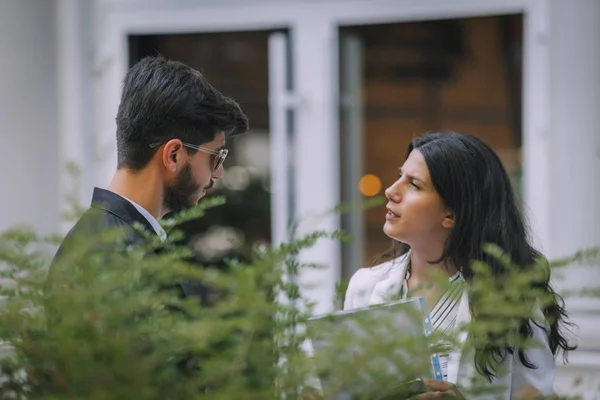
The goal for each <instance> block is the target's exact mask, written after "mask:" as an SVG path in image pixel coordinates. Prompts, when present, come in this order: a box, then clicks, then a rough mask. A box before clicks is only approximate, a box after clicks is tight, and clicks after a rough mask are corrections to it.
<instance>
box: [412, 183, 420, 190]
mask: <svg viewBox="0 0 600 400" xmlns="http://www.w3.org/2000/svg"><path fill="white" fill-rule="evenodd" d="M410 186H412V187H413V188H415V189H419V187H418V186H417V185H416V184H415V183H414V182H411V183H410Z"/></svg>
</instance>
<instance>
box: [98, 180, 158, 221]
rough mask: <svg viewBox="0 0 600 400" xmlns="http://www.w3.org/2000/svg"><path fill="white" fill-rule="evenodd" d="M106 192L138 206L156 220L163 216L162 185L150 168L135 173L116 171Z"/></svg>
mask: <svg viewBox="0 0 600 400" xmlns="http://www.w3.org/2000/svg"><path fill="white" fill-rule="evenodd" d="M108 190H110V191H111V192H113V193H116V194H118V195H120V196H123V197H125V198H127V199H129V200H131V201H133V202H135V203H137V204H139V205H140V206H141V207H143V208H144V209H145V210H146V211H148V212H149V213H150V214H151V215H152V216H153V217H154V218H156V219H159V218H161V217H162V216H163V215H164V214H165V211H166V210H164V207H163V201H162V199H163V189H162V185H161V184H160V179H159V177H158V176H157V173H156V172H155V171H153V170H152V169H150V168H147V169H143V170H141V171H136V172H132V171H130V170H127V169H124V168H122V169H118V170H117V172H116V173H115V175H114V177H113V179H112V181H111V182H110V184H109V185H108Z"/></svg>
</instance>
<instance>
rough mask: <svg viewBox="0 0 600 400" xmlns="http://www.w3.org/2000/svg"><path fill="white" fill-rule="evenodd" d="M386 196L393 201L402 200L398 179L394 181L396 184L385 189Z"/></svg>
mask: <svg viewBox="0 0 600 400" xmlns="http://www.w3.org/2000/svg"><path fill="white" fill-rule="evenodd" d="M385 197H386V198H387V199H388V200H391V201H393V202H394V203H399V202H400V198H401V197H400V191H399V190H398V181H396V182H394V184H393V185H392V186H390V187H388V188H387V189H385Z"/></svg>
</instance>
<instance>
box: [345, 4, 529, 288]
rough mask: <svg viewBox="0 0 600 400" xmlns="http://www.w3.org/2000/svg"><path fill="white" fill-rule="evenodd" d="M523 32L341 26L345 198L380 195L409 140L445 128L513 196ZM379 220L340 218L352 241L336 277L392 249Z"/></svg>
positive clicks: (499, 26)
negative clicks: (475, 146)
mask: <svg viewBox="0 0 600 400" xmlns="http://www.w3.org/2000/svg"><path fill="white" fill-rule="evenodd" d="M522 27H523V18H522V15H506V16H494V17H484V18H462V19H449V20H439V21H421V22H410V23H394V24H382V25H364V26H350V27H342V28H340V60H341V62H340V78H341V79H340V105H341V113H340V118H341V120H340V127H341V129H340V134H341V137H340V139H341V146H342V148H341V156H342V165H341V171H342V181H341V193H342V199H343V200H344V201H352V200H356V199H357V198H361V197H362V198H365V196H371V195H374V194H379V195H382V194H383V191H384V190H385V188H386V187H387V186H389V185H390V184H391V183H392V182H393V181H394V180H395V179H396V177H397V171H398V167H399V166H401V165H402V163H403V161H404V151H405V149H406V147H407V145H408V144H409V143H410V141H411V139H412V138H413V137H414V136H415V135H420V134H423V133H425V132H428V131H446V130H453V131H458V132H462V133H469V134H472V135H475V136H477V137H479V138H481V139H483V140H484V141H485V142H486V143H488V144H489V145H490V146H491V147H492V148H493V149H494V150H495V151H496V152H497V153H498V154H499V155H500V157H501V158H502V161H503V162H504V165H505V166H506V168H507V170H508V172H509V173H510V175H511V178H512V179H513V183H514V184H515V187H516V189H517V193H520V192H521V187H520V184H521V183H520V177H521V157H520V154H521V145H522V143H521V118H522V116H521V111H522V106H521V93H522V90H521V75H522ZM365 176H372V177H375V178H377V179H379V180H380V181H381V182H382V187H381V189H380V190H379V192H378V193H375V190H372V191H371V190H369V191H368V193H365V192H364V190H363V189H364V186H365V181H364V179H365V178H364V177H365ZM368 179H370V180H373V181H374V180H375V179H374V178H368ZM367 183H368V182H367ZM369 187H370V186H369ZM384 214H385V210H384V206H381V207H377V208H374V209H371V210H369V211H366V212H364V213H362V214H361V215H358V216H357V215H354V216H346V217H344V218H343V225H344V227H345V228H346V229H348V230H350V231H351V233H352V234H354V235H355V236H356V237H357V240H356V241H355V243H353V244H350V245H347V246H346V248H345V250H344V254H343V278H348V277H349V276H350V275H351V274H352V272H353V271H354V270H355V269H356V268H361V267H364V266H367V265H370V264H371V263H372V261H373V259H374V258H375V256H377V255H378V254H380V253H381V252H383V251H385V250H386V249H387V248H388V247H389V246H390V240H389V239H388V238H387V237H386V236H385V235H384V234H383V232H382V226H383V222H384ZM352 246H354V248H353V247H352Z"/></svg>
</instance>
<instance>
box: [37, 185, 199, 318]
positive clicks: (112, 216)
mask: <svg viewBox="0 0 600 400" xmlns="http://www.w3.org/2000/svg"><path fill="white" fill-rule="evenodd" d="M136 223H138V224H141V226H142V227H143V228H144V229H145V230H146V231H147V232H149V233H150V235H156V231H155V230H154V228H153V227H152V225H151V224H150V222H149V221H148V220H147V219H146V218H145V217H144V216H143V215H142V214H140V212H139V211H138V210H137V209H136V208H135V206H134V205H133V204H131V202H129V201H128V200H126V199H125V198H123V197H121V196H119V195H118V194H116V193H113V192H111V191H109V190H105V189H100V188H95V189H94V194H93V196H92V203H91V207H90V208H89V209H88V210H87V211H86V212H85V213H84V214H83V216H82V217H81V218H80V219H79V220H78V221H77V223H76V224H75V225H74V226H73V228H71V230H70V231H69V232H68V233H67V235H66V237H65V238H64V240H63V241H62V243H61V245H60V247H59V248H58V251H57V252H56V255H55V256H54V259H53V260H52V263H51V264H50V269H49V271H48V278H47V285H48V287H49V288H50V287H52V286H54V285H60V284H61V282H60V280H61V278H60V274H59V273H58V269H59V268H67V269H68V268H69V266H68V265H62V264H61V262H60V260H61V258H62V257H64V256H65V255H66V252H68V251H69V250H68V249H69V248H70V247H71V245H72V244H74V243H76V240H77V237H78V236H79V235H85V236H87V237H93V235H95V234H98V233H99V232H100V231H101V230H107V229H121V230H122V232H123V234H124V242H123V243H122V244H117V243H115V244H114V248H111V249H106V250H108V251H118V249H119V246H123V245H139V244H144V242H145V241H147V236H144V235H143V234H142V233H141V232H140V231H139V230H137V229H135V227H134V225H135V224H136ZM61 272H64V271H61ZM171 289H172V288H171ZM175 289H176V290H177V292H178V294H179V295H180V296H181V297H193V298H196V299H197V300H198V301H200V302H204V301H205V299H206V298H207V296H208V288H207V287H206V286H205V285H203V284H202V283H200V282H194V281H189V280H182V281H181V282H180V283H179V284H177V285H176V287H175ZM49 301H50V302H51V298H50V299H49ZM51 308H52V307H51V306H50V307H49V306H48V303H47V312H48V313H49V314H56V313H59V312H60V311H61V310H51ZM48 317H50V315H49V316H48ZM54 317H55V316H52V317H51V318H52V319H54Z"/></svg>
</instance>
